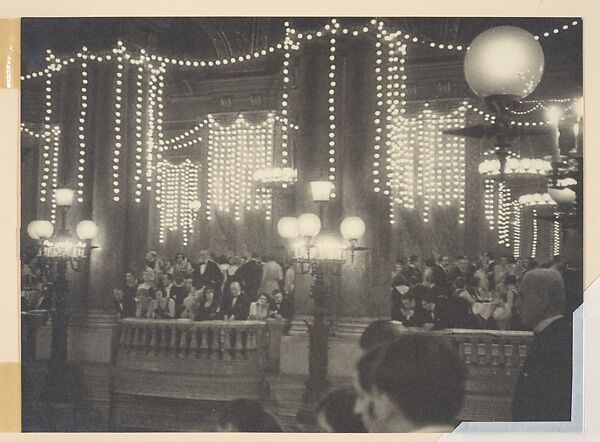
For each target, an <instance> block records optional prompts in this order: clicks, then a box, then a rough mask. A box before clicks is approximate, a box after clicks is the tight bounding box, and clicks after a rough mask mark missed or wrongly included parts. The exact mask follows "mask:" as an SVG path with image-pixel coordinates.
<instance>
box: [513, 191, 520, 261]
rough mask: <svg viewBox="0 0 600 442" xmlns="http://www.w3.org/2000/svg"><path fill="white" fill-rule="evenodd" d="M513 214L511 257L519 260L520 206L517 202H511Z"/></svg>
mask: <svg viewBox="0 0 600 442" xmlns="http://www.w3.org/2000/svg"><path fill="white" fill-rule="evenodd" d="M512 206H513V207H512V209H513V210H512V212H513V218H514V220H513V235H512V243H513V257H514V258H515V259H516V258H519V257H520V256H521V204H519V202H518V201H513V202H512Z"/></svg>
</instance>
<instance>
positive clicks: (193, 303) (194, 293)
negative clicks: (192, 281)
mask: <svg viewBox="0 0 600 442" xmlns="http://www.w3.org/2000/svg"><path fill="white" fill-rule="evenodd" d="M201 295H202V291H201V290H194V288H193V287H192V289H191V291H190V292H189V294H188V295H187V297H186V298H185V299H184V300H183V307H182V312H181V319H190V320H192V321H195V320H196V318H197V317H198V313H199V309H200V303H199V299H200V297H201Z"/></svg>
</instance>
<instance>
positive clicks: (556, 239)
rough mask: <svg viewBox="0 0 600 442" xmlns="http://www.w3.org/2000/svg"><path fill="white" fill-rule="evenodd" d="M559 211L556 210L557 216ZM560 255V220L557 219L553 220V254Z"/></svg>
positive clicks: (555, 214)
mask: <svg viewBox="0 0 600 442" xmlns="http://www.w3.org/2000/svg"><path fill="white" fill-rule="evenodd" d="M556 216H557V213H556V212H554V217H555V218H556ZM558 255H560V221H558V220H557V219H555V220H554V221H553V222H552V256H558Z"/></svg>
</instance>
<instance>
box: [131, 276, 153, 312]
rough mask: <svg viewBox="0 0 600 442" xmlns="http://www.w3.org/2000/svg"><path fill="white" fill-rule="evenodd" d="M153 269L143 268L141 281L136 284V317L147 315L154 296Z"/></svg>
mask: <svg viewBox="0 0 600 442" xmlns="http://www.w3.org/2000/svg"><path fill="white" fill-rule="evenodd" d="M154 279H155V276H154V271H152V270H150V269H146V270H144V274H143V282H142V283H141V284H140V285H139V286H138V288H137V292H136V297H135V303H136V309H135V316H136V318H146V317H148V312H149V307H150V301H151V300H152V299H154V298H155V293H156V289H155V287H154Z"/></svg>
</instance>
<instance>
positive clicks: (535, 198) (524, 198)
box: [519, 193, 556, 206]
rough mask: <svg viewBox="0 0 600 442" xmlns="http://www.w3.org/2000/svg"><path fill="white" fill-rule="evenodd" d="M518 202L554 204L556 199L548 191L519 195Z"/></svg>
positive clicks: (523, 203)
mask: <svg viewBox="0 0 600 442" xmlns="http://www.w3.org/2000/svg"><path fill="white" fill-rule="evenodd" d="M519 203H520V204H521V205H523V206H555V205H556V201H554V199H553V198H552V195H550V193H529V194H526V195H521V196H520V197H519Z"/></svg>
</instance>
